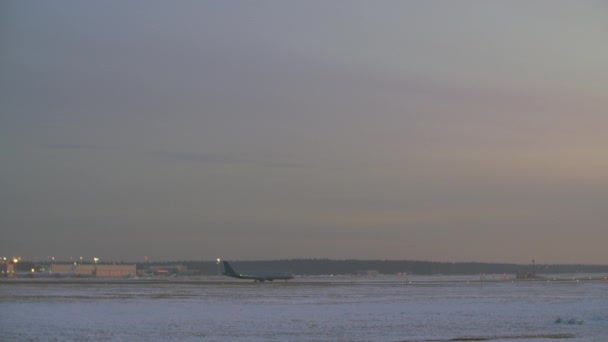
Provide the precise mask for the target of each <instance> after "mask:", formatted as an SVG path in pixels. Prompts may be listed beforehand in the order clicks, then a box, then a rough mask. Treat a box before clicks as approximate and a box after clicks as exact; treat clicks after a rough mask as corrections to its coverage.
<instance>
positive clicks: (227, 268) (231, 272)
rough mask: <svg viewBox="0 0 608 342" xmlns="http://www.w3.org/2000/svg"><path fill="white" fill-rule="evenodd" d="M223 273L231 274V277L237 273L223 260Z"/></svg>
mask: <svg viewBox="0 0 608 342" xmlns="http://www.w3.org/2000/svg"><path fill="white" fill-rule="evenodd" d="M224 274H225V275H227V276H233V277H236V276H238V274H236V272H234V270H233V269H232V267H231V266H230V264H229V263H228V261H224Z"/></svg>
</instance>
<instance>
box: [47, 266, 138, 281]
mask: <svg viewBox="0 0 608 342" xmlns="http://www.w3.org/2000/svg"><path fill="white" fill-rule="evenodd" d="M50 272H51V274H66V275H75V276H83V277H85V276H88V277H105V278H117V277H134V276H135V275H136V274H137V269H136V265H135V264H132V265H99V264H93V265H83V264H78V265H74V264H51V271H50Z"/></svg>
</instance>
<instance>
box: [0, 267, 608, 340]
mask: <svg viewBox="0 0 608 342" xmlns="http://www.w3.org/2000/svg"><path fill="white" fill-rule="evenodd" d="M500 277H501V276H496V278H494V280H495V281H492V278H491V277H490V276H487V275H486V276H485V279H484V282H483V283H482V282H480V281H479V276H477V277H471V276H467V277H446V276H433V277H416V276H408V277H404V276H400V277H331V278H330V277H325V278H324V277H307V278H296V279H294V280H293V281H290V282H288V283H285V282H273V283H252V282H248V281H239V280H231V279H229V278H213V277H211V278H210V279H209V280H192V281H188V280H181V281H175V282H166V283H158V282H157V283H150V282H129V283H114V282H109V283H102V282H90V281H82V282H58V281H34V280H32V281H31V282H11V281H1V282H0V341H28V340H32V341H37V340H42V341H46V340H57V341H74V340H76V341H105V340H109V341H167V340H169V341H184V340H190V341H201V340H204V341H420V340H423V341H424V340H440V341H445V340H451V339H456V340H457V339H462V340H464V339H465V338H479V339H481V338H485V339H489V340H493V341H501V340H509V341H511V340H519V341H522V340H526V341H534V340H538V341H551V340H559V341H564V340H567V341H605V340H606V339H607V336H608V283H606V282H603V281H601V280H597V277H596V278H594V280H588V278H587V277H579V278H577V279H574V280H572V279H570V280H562V281H552V278H547V279H543V280H536V281H521V282H517V281H515V282H512V281H511V280H510V279H507V280H506V281H505V280H504V279H501V278H500ZM410 282H412V283H411V284H410Z"/></svg>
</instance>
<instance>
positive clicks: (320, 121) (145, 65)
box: [0, 0, 608, 264]
mask: <svg viewBox="0 0 608 342" xmlns="http://www.w3.org/2000/svg"><path fill="white" fill-rule="evenodd" d="M607 19H608V5H606V2H603V1H591V0H588V1H562V0H538V1H535V0H532V1H530V0H525V1H524V0H514V1H497V0H496V1H493V0H490V1H487V0H477V1H471V0H459V1H435V0H419V1H388V0H387V1H384V0H381V1H358V0H348V1H346V0H330V1H327V0H322V1H320V0H311V1H282V0H277V1H270V0H263V1H177V2H166V1H96V2H90V1H84V2H83V1H65V0H59V1H52V2H51V1H16V0H15V1H12V0H8V1H2V2H1V3H0V160H1V162H0V188H1V191H0V234H1V236H2V237H1V239H0V256H21V257H22V258H27V259H29V260H33V259H34V260H38V259H45V258H47V257H48V256H55V257H56V258H59V259H64V260H65V259H68V258H69V257H77V256H83V257H84V258H92V257H93V256H96V257H99V258H100V259H102V260H129V261H141V260H143V259H144V256H148V258H149V259H150V260H215V258H217V257H221V258H222V259H227V260H260V259H286V258H289V259H291V258H335V259H351V258H354V259H398V260H401V259H408V260H432V261H447V262H459V261H479V262H509V263H511V262H512V263H523V264H525V263H529V262H530V261H531V260H532V259H535V260H536V262H537V263H595V264H606V263H608V259H606V256H607V255H608V254H607V252H606V251H607V247H606V241H608V229H607V222H608V210H607V209H608V207H607V205H608V148H607V147H608V134H606V131H607V129H608V112H607V109H608V97H607V96H606V94H608V64H607V62H606V61H608V44H606V37H607V36H608V20H607Z"/></svg>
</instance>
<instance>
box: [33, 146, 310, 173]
mask: <svg viewBox="0 0 608 342" xmlns="http://www.w3.org/2000/svg"><path fill="white" fill-rule="evenodd" d="M45 147H46V148H48V149H55V150H89V151H113V152H117V153H131V154H139V155H143V156H153V157H156V158H159V159H165V160H171V161H182V162H194V163H208V164H235V165H238V164H249V165H254V166H259V167H271V168H272V167H296V168H299V167H306V166H307V165H305V164H303V163H294V162H284V161H274V160H263V159H254V158H251V159H250V158H239V157H234V156H231V155H228V154H208V153H190V152H173V151H159V150H139V149H135V148H121V147H118V146H107V145H92V144H68V143H66V144H47V145H45Z"/></svg>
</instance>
